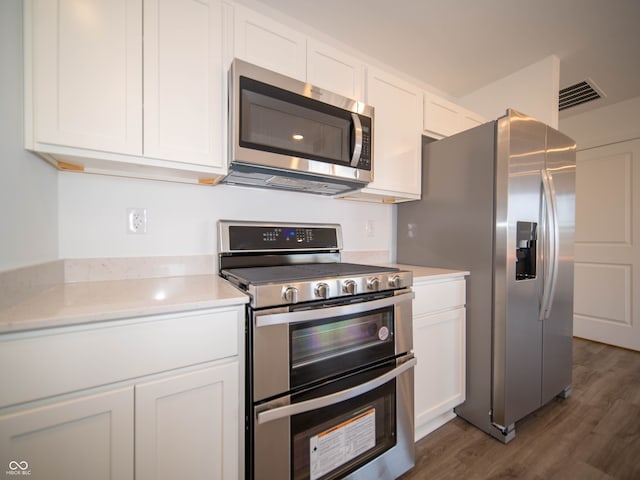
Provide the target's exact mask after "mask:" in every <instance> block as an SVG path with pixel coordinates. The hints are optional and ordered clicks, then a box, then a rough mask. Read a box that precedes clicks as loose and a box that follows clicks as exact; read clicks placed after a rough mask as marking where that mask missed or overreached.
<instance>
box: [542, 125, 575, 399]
mask: <svg viewBox="0 0 640 480" xmlns="http://www.w3.org/2000/svg"><path fill="white" fill-rule="evenodd" d="M575 150H576V144H575V142H574V141H573V140H572V139H571V138H569V137H567V136H566V135H564V134H562V133H560V132H558V131H557V130H554V129H552V128H547V155H546V165H545V167H546V168H545V170H546V173H547V175H548V177H549V180H550V183H551V186H552V193H553V194H554V195H555V198H554V204H555V207H556V211H555V212H554V213H555V215H554V217H555V223H556V224H557V228H558V230H557V232H555V235H556V236H557V239H558V245H557V249H556V259H555V260H556V262H553V263H555V264H556V271H555V272H554V277H555V278H554V279H555V282H553V283H554V285H552V286H553V291H552V292H551V294H550V295H549V302H548V305H547V308H546V312H543V313H544V315H543V317H544V320H543V345H542V351H543V357H542V360H543V363H542V403H543V404H544V403H546V402H548V401H549V400H551V399H552V398H553V397H555V396H556V395H558V394H563V395H564V396H566V395H568V393H569V392H570V385H571V365H572V338H573V237H574V231H575V178H576V161H575Z"/></svg>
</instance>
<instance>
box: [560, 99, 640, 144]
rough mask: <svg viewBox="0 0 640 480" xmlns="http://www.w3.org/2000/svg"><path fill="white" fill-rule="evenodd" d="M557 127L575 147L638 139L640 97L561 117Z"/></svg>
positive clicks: (639, 134) (639, 130) (639, 129)
mask: <svg viewBox="0 0 640 480" xmlns="http://www.w3.org/2000/svg"><path fill="white" fill-rule="evenodd" d="M566 111H567V112H569V110H566ZM560 130H561V131H563V132H564V133H566V134H567V135H569V136H570V137H571V138H573V139H574V140H575V141H576V143H577V144H578V150H585V149H587V148H593V147H598V146H602V145H607V144H610V143H617V142H622V141H625V140H631V139H634V138H640V97H636V98H632V99H631V100H627V101H625V102H619V103H616V104H613V105H609V106H607V107H603V108H598V109H596V110H591V111H589V112H585V113H582V114H579V115H574V116H571V117H568V118H563V119H561V120H560Z"/></svg>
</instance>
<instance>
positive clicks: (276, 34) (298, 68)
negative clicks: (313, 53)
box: [233, 4, 307, 81]
mask: <svg viewBox="0 0 640 480" xmlns="http://www.w3.org/2000/svg"><path fill="white" fill-rule="evenodd" d="M234 19H235V20H234V27H235V28H234V42H233V56H234V57H236V58H241V59H242V60H245V61H247V62H249V63H253V64H254V65H258V66H260V67H264V68H266V69H269V70H272V71H274V72H278V73H281V74H283V75H286V76H288V77H292V78H296V79H298V80H301V81H305V80H306V74H307V72H306V70H307V61H306V57H307V37H306V36H304V35H303V34H302V33H300V32H298V31H296V30H293V29H291V28H289V27H287V26H286V25H282V24H281V23H278V22H276V21H274V20H272V19H271V18H269V17H266V16H264V15H262V14H260V13H258V12H255V11H253V10H249V9H248V8H245V7H243V6H241V5H237V4H234Z"/></svg>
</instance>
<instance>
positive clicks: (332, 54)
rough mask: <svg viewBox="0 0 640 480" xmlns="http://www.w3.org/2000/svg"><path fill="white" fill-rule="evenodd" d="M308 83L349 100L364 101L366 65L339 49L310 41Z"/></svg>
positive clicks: (308, 46)
mask: <svg viewBox="0 0 640 480" xmlns="http://www.w3.org/2000/svg"><path fill="white" fill-rule="evenodd" d="M307 82H309V83H310V84H312V85H316V86H318V87H320V88H324V89H325V90H329V91H331V92H334V93H338V94H340V95H342V96H344V97H347V98H354V99H362V98H363V96H364V95H363V92H364V88H363V83H364V64H363V63H362V62H361V61H360V60H358V59H357V58H354V57H351V56H349V55H347V54H345V53H344V52H342V51H341V50H338V49H337V48H333V47H331V46H329V45H326V44H324V43H322V42H319V41H316V40H311V39H309V40H308V42H307Z"/></svg>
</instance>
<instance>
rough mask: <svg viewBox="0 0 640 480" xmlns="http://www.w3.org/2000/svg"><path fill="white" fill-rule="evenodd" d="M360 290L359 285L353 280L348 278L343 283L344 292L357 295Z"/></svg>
mask: <svg viewBox="0 0 640 480" xmlns="http://www.w3.org/2000/svg"><path fill="white" fill-rule="evenodd" d="M357 290H358V285H357V284H356V282H354V281H353V280H346V281H345V282H344V283H343V284H342V291H343V292H344V293H348V294H349V295H355V294H356V293H357Z"/></svg>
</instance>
